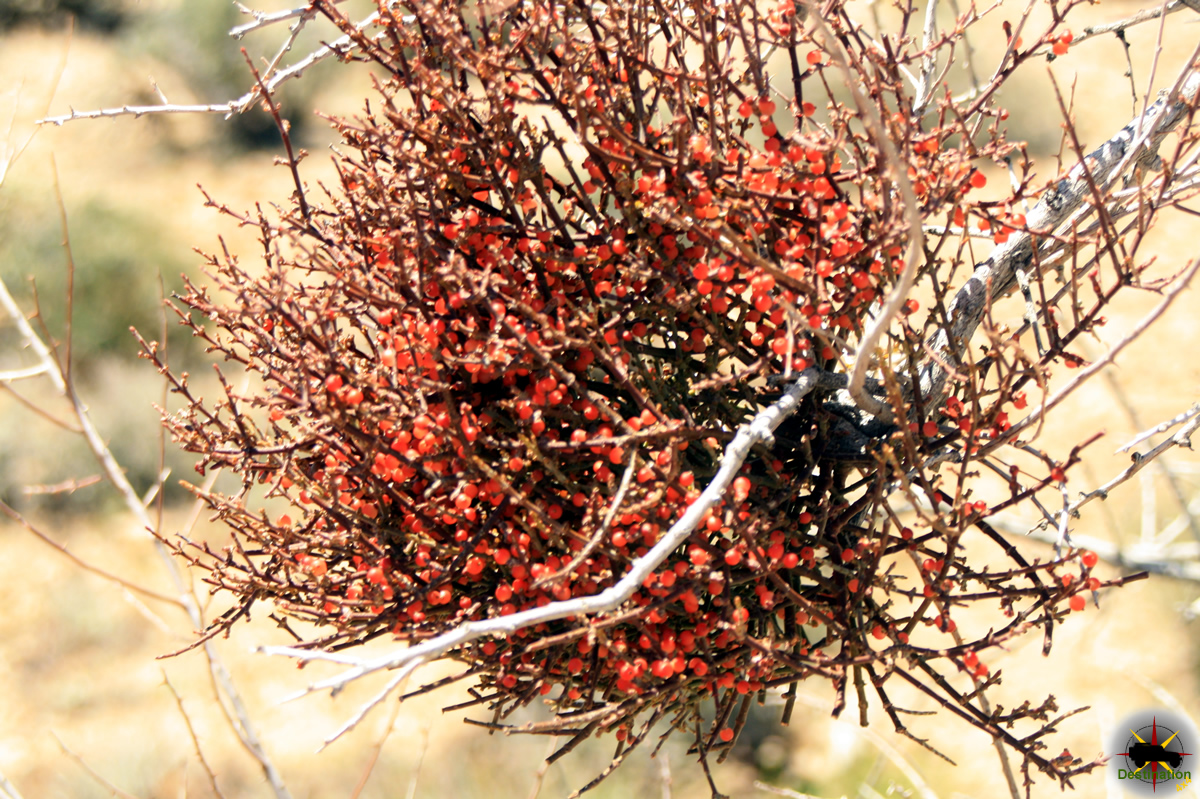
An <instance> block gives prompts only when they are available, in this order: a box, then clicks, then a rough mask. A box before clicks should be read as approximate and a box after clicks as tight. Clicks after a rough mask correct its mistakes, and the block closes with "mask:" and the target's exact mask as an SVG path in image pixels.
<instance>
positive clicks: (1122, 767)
mask: <svg viewBox="0 0 1200 799" xmlns="http://www.w3.org/2000/svg"><path fill="white" fill-rule="evenodd" d="M1122 727H1124V728H1125V729H1127V730H1128V734H1127V735H1126V734H1124V732H1123V731H1122V732H1118V733H1117V734H1116V736H1115V738H1114V739H1113V742H1112V748H1113V749H1116V750H1117V751H1116V753H1115V754H1113V755H1112V756H1111V757H1110V759H1109V764H1110V767H1113V768H1115V769H1116V777H1117V779H1118V780H1120V784H1121V787H1122V788H1123V789H1125V790H1127V791H1129V792H1130V793H1133V794H1136V795H1139V796H1151V795H1153V794H1156V793H1157V792H1158V790H1159V789H1160V788H1163V789H1174V790H1182V789H1183V787H1184V786H1186V785H1187V784H1188V783H1190V782H1191V779H1192V773H1191V766H1192V757H1193V753H1192V752H1191V751H1190V744H1193V743H1194V741H1195V736H1194V732H1193V731H1192V730H1191V727H1190V725H1189V724H1188V723H1187V721H1186V720H1184V719H1182V718H1181V717H1179V716H1178V714H1175V713H1171V712H1169V711H1147V712H1141V713H1137V714H1135V715H1134V716H1132V717H1131V718H1130V719H1127V720H1126V723H1125V724H1123V725H1122Z"/></svg>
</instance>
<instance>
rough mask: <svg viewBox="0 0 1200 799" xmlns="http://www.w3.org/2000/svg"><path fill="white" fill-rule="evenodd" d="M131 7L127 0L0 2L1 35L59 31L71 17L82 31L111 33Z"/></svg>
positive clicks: (19, 0) (118, 26)
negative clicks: (13, 30)
mask: <svg viewBox="0 0 1200 799" xmlns="http://www.w3.org/2000/svg"><path fill="white" fill-rule="evenodd" d="M130 5H131V4H130V3H129V2H127V1H126V0H0V32H2V31H5V30H8V29H11V28H17V27H22V26H36V27H39V28H51V29H56V28H61V27H63V26H64V25H66V24H67V22H68V20H69V19H70V18H72V17H74V19H75V21H76V22H77V23H78V24H79V26H80V27H81V28H83V29H85V30H96V31H101V32H103V33H113V32H115V31H116V30H117V29H118V28H120V27H121V25H122V24H124V23H125V21H126V20H127V19H128V15H129V10H130V9H129V6H130Z"/></svg>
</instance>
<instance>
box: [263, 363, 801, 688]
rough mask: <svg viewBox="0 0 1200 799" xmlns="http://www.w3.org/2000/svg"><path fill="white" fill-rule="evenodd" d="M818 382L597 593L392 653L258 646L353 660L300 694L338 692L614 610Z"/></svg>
mask: <svg viewBox="0 0 1200 799" xmlns="http://www.w3.org/2000/svg"><path fill="white" fill-rule="evenodd" d="M818 385H821V386H824V381H823V380H822V373H821V372H819V371H818V370H816V369H806V370H805V371H804V372H801V373H800V376H799V377H798V378H797V380H796V382H794V383H793V384H792V385H791V387H790V388H789V389H788V390H787V392H786V393H785V394H784V395H783V396H782V397H781V398H780V399H779V400H778V401H777V402H775V403H774V404H772V405H770V406H768V407H766V408H764V409H763V410H762V411H760V412H759V413H758V414H757V415H756V416H755V417H754V419H752V420H751V421H750V423H749V424H746V425H743V426H742V427H741V429H739V430H738V432H737V435H735V436H734V438H733V440H732V441H730V442H729V445H728V446H727V447H726V448H725V454H724V456H723V457H722V458H721V465H720V468H719V469H718V470H717V473H716V474H715V475H714V476H713V478H712V481H711V482H709V484H708V486H707V487H706V488H705V489H704V491H703V492H701V493H700V495H699V496H698V497H697V498H696V500H695V501H694V502H693V503H692V504H691V505H690V506H688V509H687V510H686V511H685V512H684V514H683V516H681V517H680V518H679V520H678V521H676V522H675V524H673V525H671V528H670V529H669V530H668V531H667V532H666V533H665V534H664V535H663V537H662V538H661V539H659V541H658V543H656V544H655V545H654V546H653V547H652V548H651V549H650V551H649V552H647V553H646V554H645V555H643V556H642V557H640V558H638V559H637V560H636V561H635V562H634V563H633V565H632V566H631V568H630V569H629V571H628V572H627V573H626V574H625V576H624V577H622V578H621V579H620V580H618V581H617V582H616V583H615V584H614V585H612V586H610V587H609V588H606V589H605V590H603V591H601V592H600V593H598V594H594V595H592V596H586V597H580V598H578V599H570V600H564V601H559V602H551V603H550V604H548V605H545V606H543V607H540V608H531V609H529V610H525V611H521V612H520V613H513V614H511V615H508V616H497V617H495V618H491V619H485V620H482V621H472V622H465V623H463V624H460V625H459V626H458V627H456V628H454V629H453V630H450V631H449V632H446V633H443V634H441V635H439V636H437V637H435V638H431V639H429V640H428V641H422V642H421V643H419V644H415V645H413V646H409V647H408V648H406V649H403V650H400V651H398V652H390V653H388V654H386V655H383V656H381V657H376V658H354V657H350V656H347V655H345V654H337V653H326V652H320V651H314V650H308V649H297V648H295V647H289V646H265V647H260V648H259V649H258V651H260V652H264V653H266V654H269V655H283V656H286V657H291V658H295V659H297V660H300V661H310V660H324V661H330V662H334V663H339V664H342V665H350V664H353V665H352V667H351V668H349V669H347V670H345V671H343V672H341V673H340V674H336V675H334V676H332V677H329V678H327V679H324V680H320V681H318V682H315V683H313V684H311V685H309V686H308V688H307V689H305V690H304V691H303V692H301V694H300V695H303V694H308V693H313V692H316V691H322V690H326V689H328V690H331V691H333V692H335V693H336V692H337V691H339V690H340V689H342V688H343V687H345V686H346V685H348V684H349V683H351V682H353V681H354V680H357V679H359V678H360V677H364V676H366V675H368V674H372V673H374V672H377V671H383V670H386V669H395V668H400V667H404V666H406V665H407V664H410V663H413V662H416V661H432V660H436V659H438V658H440V657H442V656H444V655H445V654H446V653H447V652H450V651H451V650H453V649H455V648H457V647H460V646H462V645H464V644H467V643H470V642H471V641H475V640H478V639H480V638H484V637H488V636H494V635H511V634H512V633H514V632H516V631H517V630H519V629H521V628H523V627H531V626H533V625H536V624H542V623H544V622H549V621H555V620H557V619H563V618H566V617H568V616H597V615H601V614H604V613H611V612H613V611H615V610H617V609H618V608H620V607H621V605H623V604H624V603H625V602H626V601H628V600H629V598H630V597H631V596H633V595H634V593H636V592H637V590H638V589H639V588H640V587H641V585H642V583H643V582H644V581H645V579H646V577H648V576H649V575H650V573H651V572H653V571H654V570H655V569H656V568H657V567H658V566H659V564H661V563H662V562H663V561H664V560H666V559H667V557H668V556H669V555H670V554H671V553H672V552H674V551H675V550H676V549H678V548H679V547H680V546H681V545H682V544H683V543H684V542H685V541H687V539H688V537H689V536H690V535H691V534H692V532H693V531H694V530H695V529H696V527H697V525H699V524H700V522H701V521H703V520H704V518H705V515H706V514H707V513H708V512H709V511H710V510H711V509H712V508H714V507H716V506H717V505H718V504H720V502H721V501H722V499H723V498H724V497H725V493H726V490H727V489H728V488H729V486H730V484H731V483H732V482H733V479H734V477H735V476H737V473H738V471H739V470H740V469H741V468H742V464H744V463H745V462H746V457H747V456H748V455H749V454H750V450H751V449H752V448H753V447H754V446H755V445H757V444H763V445H765V446H767V447H770V446H771V445H772V444H773V443H774V439H775V436H774V431H775V429H776V428H777V427H779V424H780V423H781V422H782V421H783V420H784V419H786V418H787V417H788V416H790V415H791V414H792V413H793V412H794V411H795V410H796V408H797V406H798V405H799V403H800V400H801V399H802V398H803V397H804V396H805V395H807V394H808V393H809V392H811V391H812V390H813V389H815V388H817V387H818Z"/></svg>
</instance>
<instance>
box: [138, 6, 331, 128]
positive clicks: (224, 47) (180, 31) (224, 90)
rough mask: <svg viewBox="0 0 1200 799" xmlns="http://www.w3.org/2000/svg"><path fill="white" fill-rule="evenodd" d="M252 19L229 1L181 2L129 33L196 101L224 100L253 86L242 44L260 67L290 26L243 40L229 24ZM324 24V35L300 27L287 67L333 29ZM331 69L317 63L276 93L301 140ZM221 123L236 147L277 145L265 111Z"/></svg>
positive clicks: (150, 16)
mask: <svg viewBox="0 0 1200 799" xmlns="http://www.w3.org/2000/svg"><path fill="white" fill-rule="evenodd" d="M255 7H256V8H258V7H260V6H258V5H256V6H255ZM248 19H249V17H247V16H246V15H245V14H242V13H240V12H239V11H238V10H237V8H236V7H235V6H234V5H233V4H230V3H222V4H218V3H194V2H193V3H178V4H175V5H174V7H171V8H166V9H162V10H160V11H156V12H153V13H145V14H142V15H140V16H139V17H138V20H137V23H136V25H132V26H130V31H129V34H128V38H129V40H130V44H132V45H133V46H134V48H135V49H136V50H138V51H140V52H144V53H147V54H149V55H151V56H153V57H154V58H155V59H157V60H160V61H162V62H164V63H166V64H170V65H171V66H172V67H173V68H174V69H176V70H178V71H179V74H180V75H182V76H183V77H184V78H186V80H187V82H188V85H189V88H190V89H191V90H192V92H193V93H194V94H195V96H196V97H197V99H198V101H200V102H206V103H223V102H227V101H229V100H234V99H237V98H238V97H241V96H242V95H244V94H245V93H246V92H248V91H249V90H250V89H251V87H253V86H254V77H253V75H252V74H251V72H250V68H249V66H248V65H247V64H246V59H245V57H243V55H242V53H241V48H243V47H244V48H246V50H247V52H248V53H250V55H251V58H252V59H253V61H254V65H255V67H256V68H257V69H259V70H261V69H262V68H263V66H264V64H263V59H264V58H265V59H271V58H273V57H274V55H275V52H274V51H273V50H272V51H270V52H267V51H268V50H270V48H274V47H278V46H279V44H278V42H279V41H280V36H281V34H283V33H285V32H286V30H287V29H286V27H284V26H276V27H275V28H274V29H271V30H272V33H271V34H269V35H262V36H260V37H258V38H255V39H253V40H252V39H251V38H247V39H246V40H244V41H241V42H239V41H235V40H234V39H232V38H230V36H229V30H230V29H231V28H233V27H234V26H236V25H239V24H242V23H245V22H246V21H247V20H248ZM322 30H325V37H322V36H321V35H317V34H316V33H315V32H310V31H307V30H306V31H305V32H304V33H302V34H301V35H300V36H299V37H298V38H297V41H296V43H295V44H294V45H293V46H292V49H291V52H290V53H289V54H288V55H287V56H285V58H284V60H283V61H282V62H281V63H282V65H283V66H285V67H286V66H287V65H288V64H290V63H292V62H294V61H296V60H298V59H300V58H302V57H303V56H304V55H306V54H307V53H309V52H311V51H312V50H314V49H316V48H317V47H320V45H321V40H322V38H327V37H328V35H329V34H328V30H327V29H326V28H322ZM328 73H329V70H322V69H314V70H312V71H311V72H310V73H306V74H305V76H304V79H303V80H293V81H288V82H287V83H285V84H284V85H283V86H281V87H280V89H279V91H278V92H277V94H276V96H275V100H276V102H278V103H279V104H280V105H281V106H282V108H283V113H284V116H285V117H287V118H288V120H289V121H290V122H291V124H292V129H291V133H292V136H293V138H294V139H295V140H297V141H299V142H304V140H305V134H306V132H307V131H308V130H310V129H311V126H312V123H313V121H314V116H313V104H312V98H313V96H314V95H315V94H316V92H317V90H318V89H320V88H321V86H322V84H323V82H325V81H327V80H328ZM220 129H221V135H222V136H224V137H225V141H224V144H225V145H226V146H228V147H232V148H234V149H242V150H244V149H264V148H273V147H277V146H278V145H280V143H281V140H280V137H279V131H278V130H276V129H275V122H274V120H272V119H271V117H270V116H269V115H267V114H257V113H254V114H240V115H238V116H236V117H233V118H232V119H230V120H229V121H228V123H227V124H225V125H221V126H220Z"/></svg>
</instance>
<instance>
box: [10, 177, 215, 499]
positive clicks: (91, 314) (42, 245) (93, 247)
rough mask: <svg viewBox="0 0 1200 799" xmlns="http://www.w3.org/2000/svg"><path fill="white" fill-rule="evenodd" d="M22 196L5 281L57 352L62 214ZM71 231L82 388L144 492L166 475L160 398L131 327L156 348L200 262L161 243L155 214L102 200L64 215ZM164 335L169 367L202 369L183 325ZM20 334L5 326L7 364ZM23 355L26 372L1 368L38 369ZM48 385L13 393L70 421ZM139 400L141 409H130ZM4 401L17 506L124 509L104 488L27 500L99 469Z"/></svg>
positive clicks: (61, 319)
mask: <svg viewBox="0 0 1200 799" xmlns="http://www.w3.org/2000/svg"><path fill="white" fill-rule="evenodd" d="M14 198H18V195H17V194H16V193H14V192H5V193H4V195H2V196H0V277H2V278H3V280H4V281H5V284H6V285H7V286H8V287H9V290H10V292H12V294H13V295H14V297H15V298H16V300H17V302H18V304H19V305H20V306H21V308H23V309H24V310H25V311H26V313H27V314H29V315H30V318H31V320H32V322H33V324H34V326H35V329H39V330H42V331H44V335H45V338H47V339H48V340H50V341H57V342H59V343H60V344H61V343H62V342H63V341H64V340H65V330H66V310H67V302H66V297H67V280H68V269H67V265H66V264H67V258H66V253H65V251H64V249H63V246H62V241H63V232H62V228H61V223H60V221H59V216H58V213H57V212H56V210H55V209H54V203H53V200H51V199H49V198H46V197H42V198H31V197H29V196H28V195H26V196H23V197H19V200H20V201H19V202H18V201H17V200H16V199H14ZM68 224H69V226H70V234H71V243H72V253H73V257H74V261H75V275H74V292H73V296H74V312H73V315H72V317H73V325H72V335H71V348H72V353H71V360H72V364H74V365H75V372H74V379H75V381H76V383H77V385H79V387H80V389H81V391H82V393H83V395H84V397H85V398H86V399H87V401H88V403H89V405H90V407H91V409H92V412H93V414H94V416H95V417H96V422H97V424H98V425H99V426H100V429H101V430H102V431H103V434H104V435H105V436H106V437H107V439H108V440H109V442H110V445H111V446H112V449H113V451H114V453H115V454H116V456H117V458H118V460H119V461H120V462H121V463H122V464H123V465H124V466H125V468H126V469H127V473H128V476H129V477H130V479H131V480H132V482H133V484H134V486H135V487H137V488H138V489H139V490H143V491H144V490H147V489H148V488H149V487H150V486H151V485H152V484H153V482H154V480H155V478H156V476H157V474H158V472H159V448H158V447H157V446H155V445H154V442H155V441H156V440H157V436H158V433H159V425H158V414H157V412H156V411H155V410H154V409H153V408H152V407H150V405H149V403H148V401H146V399H145V398H150V397H159V396H160V395H161V389H160V388H158V386H159V385H160V378H159V377H158V375H157V374H155V373H154V371H153V370H152V369H149V368H147V367H146V366H145V364H144V363H142V362H141V361H140V360H138V357H137V354H138V344H137V341H136V339H135V338H134V337H133V335H132V334H131V333H130V331H129V328H130V327H131V326H132V327H136V328H138V330H139V331H141V332H142V333H143V335H145V336H146V338H148V339H158V338H160V337H161V330H162V318H163V317H162V313H163V311H162V305H161V299H160V291H165V292H166V294H167V295H168V296H169V295H170V292H171V291H172V290H174V289H176V288H178V287H179V286H180V284H181V280H180V273H181V272H183V271H185V269H188V268H189V267H190V266H191V265H193V264H195V263H197V261H198V259H197V258H196V256H194V255H192V254H191V253H189V252H188V251H187V250H186V249H185V248H183V247H182V246H177V245H176V244H175V243H174V242H172V241H171V240H170V239H169V238H167V239H164V237H163V236H162V235H161V234H160V233H159V231H158V230H157V228H156V226H155V223H154V219H153V217H152V216H148V215H147V214H146V213H144V212H140V213H135V212H134V211H133V210H131V209H126V208H122V207H120V206H118V205H115V204H112V203H109V202H106V201H104V200H100V199H92V200H88V201H87V202H85V203H84V204H82V205H81V206H80V207H78V208H71V209H68ZM160 275H161V281H162V285H161V288H160V277H159V276H160ZM35 309H36V316H35V315H34V314H35ZM167 331H168V343H169V347H170V353H171V358H172V361H173V362H175V363H178V364H180V365H181V366H182V365H191V364H199V363H200V361H201V353H200V348H199V347H197V346H196V345H195V343H194V341H193V339H192V338H191V336H189V335H188V334H187V333H186V331H183V330H182V329H180V328H179V327H178V325H177V324H176V318H175V315H174V313H170V312H168V316H167ZM16 336H17V333H16V330H15V329H14V328H13V326H12V325H11V324H10V323H7V321H6V322H5V324H3V325H0V341H3V342H4V344H5V345H6V346H5V347H4V351H5V353H6V354H12V353H18V352H20V348H19V346H17V340H16ZM23 354H24V353H23ZM24 355H25V357H23V358H21V360H20V362H15V361H8V360H6V361H5V362H4V363H3V364H0V368H5V369H11V368H21V367H28V366H32V365H34V363H35V362H34V360H33V358H32V356H29V355H28V354H24ZM40 382H41V381H29V382H19V383H17V384H15V385H14V386H13V390H15V391H17V392H19V393H20V394H21V396H23V397H25V398H26V399H27V400H28V401H29V402H31V403H33V404H35V405H36V406H37V407H38V408H40V409H42V410H45V411H46V412H47V413H50V414H54V415H56V416H58V417H59V418H63V419H67V418H70V414H69V408H68V407H67V406H66V404H65V403H64V402H62V401H61V400H58V399H57V398H54V397H52V396H51V395H50V394H49V393H48V392H47V391H46V388H45V387H44V386H42V385H40ZM39 392H40V393H39ZM135 397H137V398H143V399H141V400H138V401H136V402H135V401H132V399H133V398H135ZM0 403H2V404H0V411H3V412H2V413H0V448H3V450H4V451H5V452H6V453H7V456H6V457H5V458H4V459H0V497H3V499H4V500H5V501H6V502H9V503H10V504H13V505H15V506H17V507H22V508H26V509H28V508H30V507H31V506H36V507H38V508H43V509H46V510H58V511H66V510H79V511H85V510H86V511H95V510H100V509H101V508H98V507H97V506H96V504H95V503H96V496H97V495H98V494H97V492H99V494H103V495H104V496H105V497H106V498H108V499H106V500H105V501H106V502H108V501H111V502H113V503H115V502H116V501H117V500H116V497H115V496H114V495H112V493H111V492H106V491H103V490H102V489H98V488H91V489H83V490H81V491H79V492H76V493H74V494H35V495H25V493H24V491H25V489H26V487H28V486H31V485H38V484H54V483H59V482H62V481H65V480H70V479H81V478H84V477H86V476H87V475H88V474H92V473H94V472H96V470H97V467H96V466H95V464H94V461H93V459H92V458H91V455H90V454H89V452H88V450H87V447H86V443H85V442H84V441H83V439H82V438H81V437H79V436H78V435H74V434H72V433H70V432H68V431H65V430H63V429H61V428H59V427H56V426H55V425H53V424H51V423H49V422H48V421H45V420H44V419H41V418H39V417H37V416H35V415H34V414H32V413H30V412H29V411H28V410H25V409H19V408H17V407H16V401H15V400H14V399H12V398H10V397H0ZM31 437H36V438H37V440H39V441H41V442H43V446H39V447H37V448H36V450H35V449H33V448H30V447H28V446H22V445H21V442H27V441H28V440H29V439H30V438H31ZM167 460H168V463H169V465H171V466H172V469H173V471H174V472H175V474H177V475H180V476H182V475H181V474H180V473H181V472H187V471H190V466H191V458H190V457H188V456H185V455H183V454H182V453H180V452H178V451H177V449H176V448H174V447H168V448H167ZM174 482H175V480H171V481H170V483H172V484H173V483H174ZM169 496H171V497H180V496H181V493H180V490H179V489H171V491H170V493H169ZM114 507H115V505H114Z"/></svg>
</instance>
